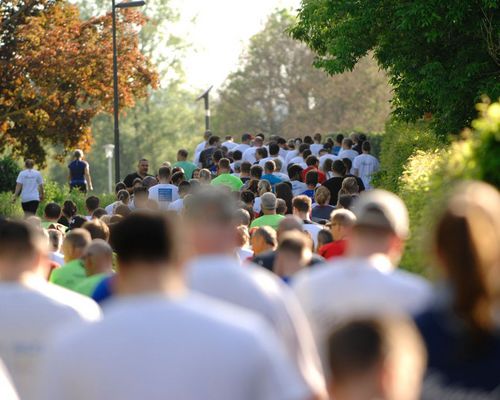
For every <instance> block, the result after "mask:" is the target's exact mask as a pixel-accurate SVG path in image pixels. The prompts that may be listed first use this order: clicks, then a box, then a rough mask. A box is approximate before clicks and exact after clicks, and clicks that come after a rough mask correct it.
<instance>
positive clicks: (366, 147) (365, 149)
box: [361, 142, 372, 154]
mask: <svg viewBox="0 0 500 400" xmlns="http://www.w3.org/2000/svg"><path fill="white" fill-rule="evenodd" d="M361 149H362V150H363V153H365V154H370V152H371V151H372V146H371V145H370V142H363V144H362V145H361Z"/></svg>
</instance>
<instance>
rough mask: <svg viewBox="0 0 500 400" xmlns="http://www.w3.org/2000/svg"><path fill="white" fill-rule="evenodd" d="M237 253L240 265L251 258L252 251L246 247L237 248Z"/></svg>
mask: <svg viewBox="0 0 500 400" xmlns="http://www.w3.org/2000/svg"><path fill="white" fill-rule="evenodd" d="M237 252H238V257H239V258H240V262H241V263H244V262H246V261H247V260H248V259H249V258H250V257H253V251H252V249H249V248H247V247H238V249H237Z"/></svg>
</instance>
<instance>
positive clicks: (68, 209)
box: [49, 200, 78, 218]
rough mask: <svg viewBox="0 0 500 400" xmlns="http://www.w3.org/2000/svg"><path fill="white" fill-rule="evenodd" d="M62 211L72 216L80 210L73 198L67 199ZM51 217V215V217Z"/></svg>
mask: <svg viewBox="0 0 500 400" xmlns="http://www.w3.org/2000/svg"><path fill="white" fill-rule="evenodd" d="M62 212H63V213H64V214H66V215H67V216H69V217H70V218H71V217H72V216H74V215H76V213H77V212H78V208H77V207H76V203H75V202H74V201H72V200H66V201H65V202H64V204H63V208H62ZM49 218H51V217H49Z"/></svg>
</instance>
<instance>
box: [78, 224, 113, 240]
mask: <svg viewBox="0 0 500 400" xmlns="http://www.w3.org/2000/svg"><path fill="white" fill-rule="evenodd" d="M82 228H83V229H85V230H86V231H88V232H89V233H90V237H91V238H92V240H94V239H101V240H104V241H105V242H107V241H108V240H109V228H108V225H106V224H105V223H104V222H103V221H101V220H100V219H93V220H92V221H87V222H85V223H84V224H83V226H82Z"/></svg>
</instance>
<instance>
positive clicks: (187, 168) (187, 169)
mask: <svg viewBox="0 0 500 400" xmlns="http://www.w3.org/2000/svg"><path fill="white" fill-rule="evenodd" d="M174 167H181V168H182V169H183V170H184V175H186V179H191V178H192V177H193V171H194V170H195V169H196V168H197V167H196V165H194V164H193V163H191V162H189V161H177V162H176V163H175V164H174Z"/></svg>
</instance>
